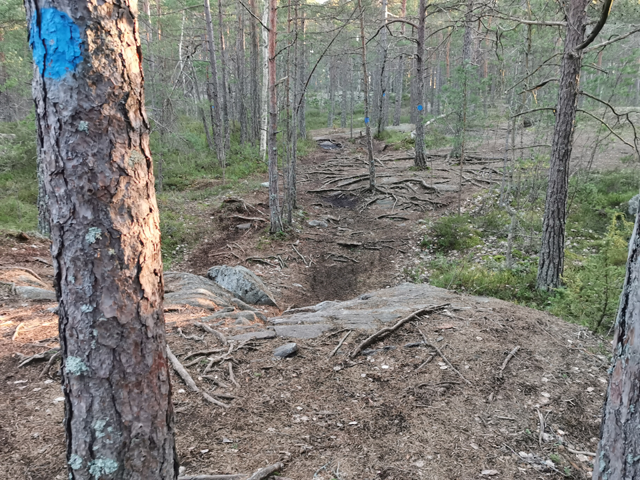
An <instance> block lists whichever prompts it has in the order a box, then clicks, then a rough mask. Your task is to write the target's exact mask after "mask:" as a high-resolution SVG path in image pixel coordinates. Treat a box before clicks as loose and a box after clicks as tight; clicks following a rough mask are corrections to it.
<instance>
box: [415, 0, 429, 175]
mask: <svg viewBox="0 0 640 480" xmlns="http://www.w3.org/2000/svg"><path fill="white" fill-rule="evenodd" d="M426 21H427V6H426V2H425V0H420V2H419V5H418V38H417V41H416V79H415V82H416V100H417V102H419V103H418V104H417V105H416V138H415V149H416V156H415V159H414V161H413V164H414V165H415V166H416V167H417V168H420V169H424V168H427V157H426V155H425V150H424V105H422V101H423V100H422V99H423V98H424V75H423V74H422V69H423V62H424V31H425V28H426ZM421 107H422V108H421Z"/></svg>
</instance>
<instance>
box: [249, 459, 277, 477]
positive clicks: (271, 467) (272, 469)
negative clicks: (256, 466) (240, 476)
mask: <svg viewBox="0 0 640 480" xmlns="http://www.w3.org/2000/svg"><path fill="white" fill-rule="evenodd" d="M283 467H284V465H283V464H282V463H280V462H278V463H274V464H273V465H269V466H268V467H264V468H261V469H260V470H258V471H257V472H255V473H254V474H253V475H251V476H250V477H249V478H247V480H263V479H265V478H267V477H268V476H269V475H271V474H272V473H273V472H277V471H278V470H281V469H282V468H283Z"/></svg>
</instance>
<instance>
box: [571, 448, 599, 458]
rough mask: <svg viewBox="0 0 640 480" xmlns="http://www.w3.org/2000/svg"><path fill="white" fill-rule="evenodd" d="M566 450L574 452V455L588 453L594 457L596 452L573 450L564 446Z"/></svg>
mask: <svg viewBox="0 0 640 480" xmlns="http://www.w3.org/2000/svg"><path fill="white" fill-rule="evenodd" d="M565 448H566V449H567V451H568V452H570V453H575V454H576V455H588V456H590V457H595V456H596V454H595V453H594V452H584V451H582V450H574V449H573V448H569V447H565Z"/></svg>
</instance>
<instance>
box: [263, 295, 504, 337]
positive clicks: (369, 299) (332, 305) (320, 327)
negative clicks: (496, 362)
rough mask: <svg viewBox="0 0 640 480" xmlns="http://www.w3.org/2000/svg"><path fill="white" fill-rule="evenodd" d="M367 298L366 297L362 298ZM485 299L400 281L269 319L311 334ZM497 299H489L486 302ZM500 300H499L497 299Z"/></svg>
mask: <svg viewBox="0 0 640 480" xmlns="http://www.w3.org/2000/svg"><path fill="white" fill-rule="evenodd" d="M365 298H366V301H363V300H364V299H365ZM481 301H482V302H484V301H486V299H483V298H479V297H473V296H470V295H464V296H462V295H458V294H456V293H453V292H451V291H448V290H445V289H443V288H437V287H434V286H432V285H429V284H413V283H403V284H401V285H398V286H396V287H393V288H385V289H382V290H377V291H374V292H369V293H365V294H364V295H360V297H358V298H355V299H353V300H347V301H345V302H331V301H327V302H322V303H320V304H318V305H315V306H312V307H305V308H297V309H293V310H290V311H288V312H286V313H284V314H282V315H281V316H280V317H274V318H270V319H269V323H270V324H271V325H273V326H274V328H275V330H276V333H277V334H278V336H282V337H292V338H314V337H318V336H320V335H322V333H323V332H325V331H326V330H328V329H330V328H349V329H361V330H370V331H371V330H379V329H380V328H381V327H383V326H385V325H388V324H391V323H395V322H397V321H398V320H400V319H401V318H404V317H406V316H407V315H409V314H410V313H412V312H415V311H416V310H419V309H421V308H424V307H428V306H431V305H441V304H444V303H450V304H451V308H454V309H455V308H457V307H458V306H459V305H469V304H476V303H477V302H481ZM496 302H500V301H499V300H495V299H491V300H490V301H489V302H488V303H496ZM500 303H502V302H500Z"/></svg>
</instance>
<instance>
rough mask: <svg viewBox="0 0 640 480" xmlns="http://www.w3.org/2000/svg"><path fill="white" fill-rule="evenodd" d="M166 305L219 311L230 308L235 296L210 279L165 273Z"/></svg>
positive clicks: (178, 273) (181, 273) (180, 273)
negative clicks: (221, 308)
mask: <svg viewBox="0 0 640 480" xmlns="http://www.w3.org/2000/svg"><path fill="white" fill-rule="evenodd" d="M164 286H165V289H164V291H165V296H164V298H165V304H167V305H170V304H178V305H191V306H192V307H199V308H205V309H208V310H217V309H218V308H219V307H229V306H230V303H229V302H230V301H231V298H233V295H231V293H230V292H229V291H228V290H225V289H224V288H222V287H221V286H220V285H218V284H217V283H215V282H212V281H211V280H209V279H208V278H205V277H201V276H199V275H194V274H192V273H183V272H165V274H164Z"/></svg>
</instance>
